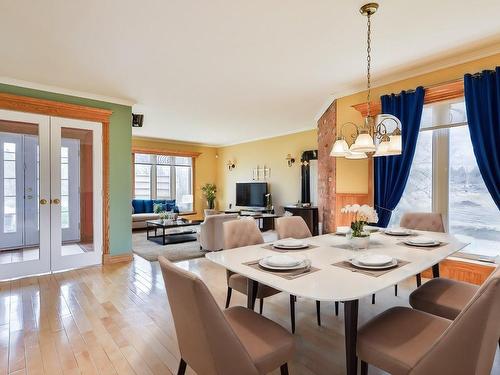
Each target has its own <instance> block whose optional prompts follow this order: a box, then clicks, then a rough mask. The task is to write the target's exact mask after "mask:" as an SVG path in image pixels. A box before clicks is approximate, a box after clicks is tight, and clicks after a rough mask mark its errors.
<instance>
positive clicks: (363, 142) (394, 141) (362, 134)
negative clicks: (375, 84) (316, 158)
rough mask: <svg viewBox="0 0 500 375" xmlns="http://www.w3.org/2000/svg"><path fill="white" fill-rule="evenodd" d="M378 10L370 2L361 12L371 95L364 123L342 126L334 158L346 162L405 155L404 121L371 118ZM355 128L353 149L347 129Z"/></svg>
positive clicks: (369, 94) (380, 115)
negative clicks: (364, 21) (374, 30)
mask: <svg viewBox="0 0 500 375" xmlns="http://www.w3.org/2000/svg"><path fill="white" fill-rule="evenodd" d="M377 9H378V4H377V3H368V4H365V5H363V6H362V7H361V8H360V10H359V11H360V13H361V14H362V15H363V16H366V18H367V38H366V45H367V47H366V55H367V56H366V83H367V84H366V86H367V89H368V92H367V98H366V101H367V114H366V117H365V119H364V124H362V125H357V124H355V123H353V122H347V123H345V124H343V125H342V126H341V127H340V132H338V133H337V138H336V140H335V143H334V144H333V147H332V151H331V152H330V156H335V157H345V158H346V159H366V158H368V155H370V156H373V157H378V156H391V155H400V154H401V152H402V142H401V121H399V119H398V118H397V117H395V116H393V115H389V114H379V115H377V116H375V117H374V116H372V115H371V103H370V101H371V75H370V68H371V16H372V15H373V14H375V12H376V11H377ZM348 127H353V128H354V130H355V134H354V135H352V136H351V137H352V139H353V140H354V143H352V144H351V145H350V146H349V144H348V143H347V141H346V137H345V136H344V130H345V129H346V128H348Z"/></svg>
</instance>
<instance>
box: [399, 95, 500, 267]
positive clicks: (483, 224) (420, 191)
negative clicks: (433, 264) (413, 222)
mask: <svg viewBox="0 0 500 375" xmlns="http://www.w3.org/2000/svg"><path fill="white" fill-rule="evenodd" d="M405 211H434V212H441V213H442V214H443V219H444V222H445V227H446V228H448V230H449V232H450V233H452V234H454V235H455V236H456V237H457V238H459V239H460V240H462V241H464V242H470V245H468V246H467V247H465V248H464V249H463V250H462V252H461V253H459V254H458V255H459V256H463V257H467V258H472V259H483V260H487V261H494V260H495V258H496V257H497V256H499V255H500V214H499V212H498V208H497V206H496V205H495V203H494V202H493V199H492V198H491V195H490V193H489V192H488V190H487V188H486V185H485V184H484V181H483V178H482V177H481V173H480V172H479V168H478V166H477V162H476V158H475V156H474V153H473V151H472V143H471V139H470V135H469V128H468V125H467V115H466V112H465V103H464V101H463V99H462V100H460V101H455V102H442V103H436V104H432V105H428V106H425V107H424V112H423V114H422V123H421V125H420V133H419V137H418V141H417V147H416V151H415V158H414V160H413V164H412V167H411V170H410V175H409V178H408V183H407V185H406V187H405V191H404V193H403V196H402V198H401V201H400V202H399V204H398V206H397V207H396V209H395V210H394V212H393V215H392V217H391V222H390V225H398V223H399V221H400V219H401V216H402V214H403V213H404V212H405Z"/></svg>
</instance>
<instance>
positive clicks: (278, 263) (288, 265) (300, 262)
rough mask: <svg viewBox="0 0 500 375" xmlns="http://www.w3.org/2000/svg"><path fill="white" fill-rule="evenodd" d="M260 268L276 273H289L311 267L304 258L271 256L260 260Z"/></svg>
mask: <svg viewBox="0 0 500 375" xmlns="http://www.w3.org/2000/svg"><path fill="white" fill-rule="evenodd" d="M259 265H260V266H261V267H264V268H267V269H270V270H276V271H289V270H299V269H302V268H308V267H310V266H311V261H310V260H308V259H304V258H296V257H293V256H290V255H285V254H282V255H271V256H268V257H265V258H262V259H261V260H260V261H259Z"/></svg>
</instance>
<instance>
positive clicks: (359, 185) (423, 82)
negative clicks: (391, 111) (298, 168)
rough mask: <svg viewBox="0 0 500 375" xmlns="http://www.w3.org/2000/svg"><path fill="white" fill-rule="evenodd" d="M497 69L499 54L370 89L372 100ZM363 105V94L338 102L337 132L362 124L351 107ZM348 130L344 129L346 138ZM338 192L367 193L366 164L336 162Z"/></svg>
mask: <svg viewBox="0 0 500 375" xmlns="http://www.w3.org/2000/svg"><path fill="white" fill-rule="evenodd" d="M498 65H500V54H495V55H492V56H489V57H486V58H482V59H478V60H475V61H471V62H468V63H464V64H460V65H456V66H453V67H449V68H445V69H440V70H437V71H434V72H432V73H427V74H423V75H420V76H416V77H412V78H408V79H405V80H401V81H397V82H394V83H391V84H388V85H384V86H380V87H377V88H374V89H372V98H377V97H380V96H381V95H384V94H390V93H397V92H400V91H401V90H405V89H406V90H408V89H414V88H416V87H417V86H424V87H425V86H430V85H435V84H439V83H443V82H446V81H451V80H455V79H459V78H463V76H464V74H465V73H476V72H479V71H481V70H483V69H493V68H494V67H495V66H498ZM363 102H366V91H363V92H359V93H357V94H354V95H350V96H346V97H343V98H340V99H338V100H337V128H338V129H340V126H341V125H342V124H344V123H346V122H348V121H352V122H355V123H356V124H361V123H362V121H363V119H362V117H361V115H360V113H359V112H358V111H356V110H355V109H354V108H352V107H351V106H352V105H355V104H359V103H363ZM349 129H350V128H346V136H347V133H348V132H349ZM336 183H337V192H338V193H365V194H366V193H367V192H368V161H367V160H347V159H343V158H339V159H337V180H336Z"/></svg>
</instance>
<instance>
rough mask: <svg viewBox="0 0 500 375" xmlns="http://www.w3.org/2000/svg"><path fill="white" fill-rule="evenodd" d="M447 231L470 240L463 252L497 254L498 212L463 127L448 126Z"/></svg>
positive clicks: (499, 249) (499, 251)
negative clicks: (448, 206)
mask: <svg viewBox="0 0 500 375" xmlns="http://www.w3.org/2000/svg"><path fill="white" fill-rule="evenodd" d="M449 189H450V190H449V202H450V209H449V226H450V233H453V234H455V235H456V236H457V237H458V238H459V239H461V240H463V241H466V242H471V244H470V245H469V246H467V247H466V248H465V249H464V250H463V252H464V253H469V254H476V255H481V256H486V257H488V256H492V257H495V256H497V255H500V214H499V212H498V208H497V206H496V205H495V203H494V202H493V199H492V198H491V195H490V193H489V192H488V190H487V189H486V185H485V184H484V181H483V178H482V177H481V173H480V172H479V168H478V166H477V162H476V159H475V156H474V153H473V152H472V143H471V140H470V136H469V128H468V127H467V126H462V127H457V128H452V129H450V186H449Z"/></svg>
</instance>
